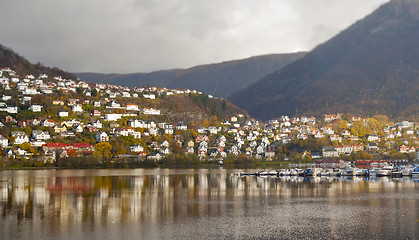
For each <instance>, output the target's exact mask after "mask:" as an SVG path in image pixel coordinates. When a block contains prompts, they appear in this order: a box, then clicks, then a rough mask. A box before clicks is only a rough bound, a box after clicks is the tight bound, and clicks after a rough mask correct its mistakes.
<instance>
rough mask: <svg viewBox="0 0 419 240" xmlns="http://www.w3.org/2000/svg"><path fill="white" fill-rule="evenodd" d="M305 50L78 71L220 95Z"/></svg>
mask: <svg viewBox="0 0 419 240" xmlns="http://www.w3.org/2000/svg"><path fill="white" fill-rule="evenodd" d="M304 54H305V53H291V54H271V55H263V56H257V57H251V58H247V59H242V60H234V61H228V62H222V63H216V64H208V65H201V66H196V67H192V68H189V69H173V70H165V71H156V72H151V73H133V74H98V73H75V75H76V76H78V77H79V78H80V79H81V80H84V81H87V82H102V83H109V84H115V85H124V86H130V87H133V86H145V85H152V86H161V87H168V88H177V89H179V88H180V89H195V90H199V91H202V92H205V93H206V94H210V95H213V96H216V97H227V96H228V95H230V94H231V93H233V92H235V91H238V90H240V89H243V88H245V87H246V86H248V85H250V84H251V83H254V82H256V81H258V80H260V79H261V78H263V77H265V76H266V75H267V74H269V73H272V72H274V71H276V70H278V69H281V68H282V67H284V66H286V65H287V64H289V63H291V62H294V61H296V60H297V59H299V58H301V57H302V56H304Z"/></svg>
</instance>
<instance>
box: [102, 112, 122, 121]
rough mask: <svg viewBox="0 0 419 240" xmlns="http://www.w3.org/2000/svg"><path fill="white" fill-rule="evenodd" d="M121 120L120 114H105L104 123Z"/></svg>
mask: <svg viewBox="0 0 419 240" xmlns="http://www.w3.org/2000/svg"><path fill="white" fill-rule="evenodd" d="M121 118H122V114H119V113H108V114H105V121H117V120H118V119H121Z"/></svg>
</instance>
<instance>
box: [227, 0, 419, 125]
mask: <svg viewBox="0 0 419 240" xmlns="http://www.w3.org/2000/svg"><path fill="white" fill-rule="evenodd" d="M418 43H419V1H418V0H393V1H391V2H389V3H387V4H384V5H382V6H381V7H380V8H378V9H377V10H376V11H375V12H373V13H372V14H371V15H369V16H367V17H365V18H364V19H362V20H360V21H358V22H356V23H355V24H353V25H352V26H350V27H349V28H348V29H346V30H344V31H342V32H341V33H339V34H338V35H336V36H335V37H333V38H332V39H330V40H329V41H327V42H325V43H323V44H321V45H319V46H317V47H316V48H315V49H314V50H312V51H311V52H309V53H307V54H306V55H305V56H304V57H303V58H301V59H299V60H298V61H296V62H294V63H292V64H289V65H287V66H286V67H284V68H283V69H281V70H279V71H276V72H275V73H272V74H270V75H268V76H266V77H265V78H263V79H262V80H260V81H258V82H256V83H254V84H252V85H250V86H248V87H247V88H245V89H243V90H241V91H238V92H236V93H234V94H233V95H232V96H231V97H230V98H229V100H230V101H231V102H233V103H234V104H236V105H238V106H239V107H242V108H244V109H246V110H248V112H249V114H250V115H252V116H253V117H258V118H261V119H267V118H271V117H275V116H279V115H282V114H288V115H294V114H297V115H300V114H307V115H308V114H313V115H320V114H324V113H333V112H344V113H347V112H351V113H354V114H363V115H371V114H386V115H389V116H391V117H393V118H402V117H406V118H410V119H412V118H417V117H418V116H417V114H418V113H419V67H418V66H419V44H418Z"/></svg>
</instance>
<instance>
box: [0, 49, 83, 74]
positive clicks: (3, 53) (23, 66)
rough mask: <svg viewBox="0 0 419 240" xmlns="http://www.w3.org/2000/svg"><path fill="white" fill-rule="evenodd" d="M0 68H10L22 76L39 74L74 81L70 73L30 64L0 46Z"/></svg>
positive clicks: (38, 64)
mask: <svg viewBox="0 0 419 240" xmlns="http://www.w3.org/2000/svg"><path fill="white" fill-rule="evenodd" d="M0 67H10V68H12V69H13V70H15V71H17V72H19V73H23V74H41V73H45V74H47V75H49V76H61V77H63V78H66V79H76V76H75V75H74V74H72V73H69V72H66V71H63V70H61V69H59V68H50V67H46V66H43V65H42V64H40V63H37V64H32V63H30V62H29V61H28V60H26V59H25V58H23V57H21V56H19V55H18V54H17V53H15V52H14V51H13V50H11V49H9V48H7V47H4V46H2V45H0Z"/></svg>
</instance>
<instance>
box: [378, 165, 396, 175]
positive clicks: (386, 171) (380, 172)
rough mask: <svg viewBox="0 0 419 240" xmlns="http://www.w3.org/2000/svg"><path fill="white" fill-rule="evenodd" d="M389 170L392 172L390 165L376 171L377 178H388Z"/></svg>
mask: <svg viewBox="0 0 419 240" xmlns="http://www.w3.org/2000/svg"><path fill="white" fill-rule="evenodd" d="M391 170H393V166H392V165H386V166H384V167H382V168H380V169H378V170H377V177H382V176H390V172H391Z"/></svg>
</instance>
